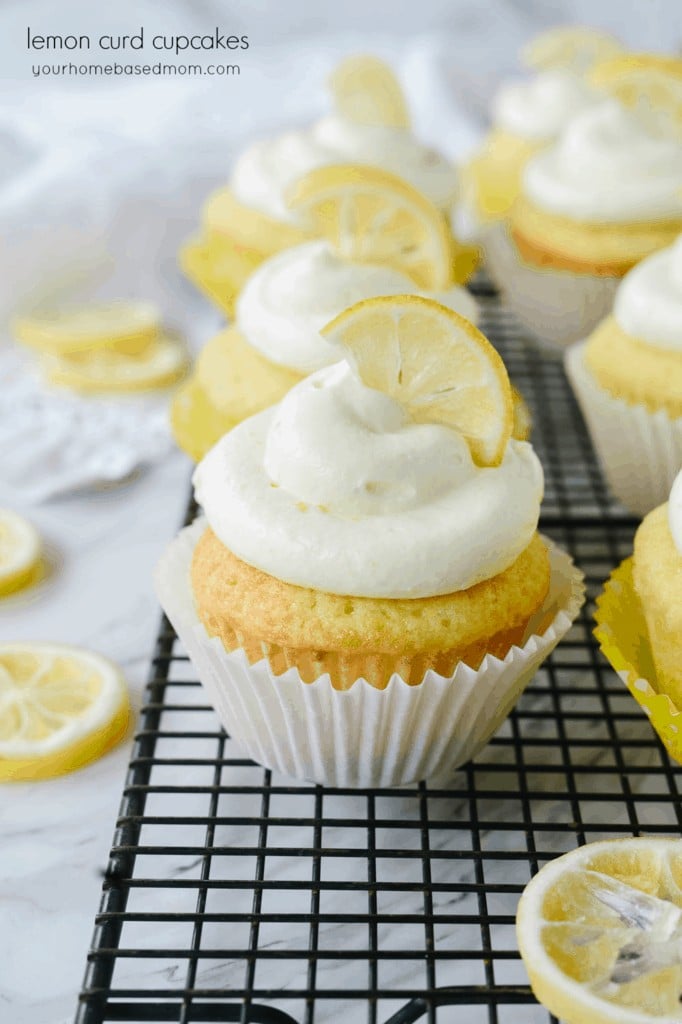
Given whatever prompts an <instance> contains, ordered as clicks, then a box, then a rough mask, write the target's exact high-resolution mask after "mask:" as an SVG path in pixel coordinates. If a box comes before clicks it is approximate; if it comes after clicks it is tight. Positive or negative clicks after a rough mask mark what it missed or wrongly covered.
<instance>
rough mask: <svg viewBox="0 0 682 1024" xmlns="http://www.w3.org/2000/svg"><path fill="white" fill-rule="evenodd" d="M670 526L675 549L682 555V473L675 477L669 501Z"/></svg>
mask: <svg viewBox="0 0 682 1024" xmlns="http://www.w3.org/2000/svg"><path fill="white" fill-rule="evenodd" d="M668 524H669V526H670V532H671V534H672V536H673V542H674V544H675V547H676V548H677V550H678V551H679V553H680V554H681V555H682V471H680V472H679V473H678V474H677V476H676V477H675V482H674V483H673V486H672V490H671V492H670V500H669V501H668Z"/></svg>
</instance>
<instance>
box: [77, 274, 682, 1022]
mask: <svg viewBox="0 0 682 1024" xmlns="http://www.w3.org/2000/svg"><path fill="white" fill-rule="evenodd" d="M475 290H476V294H477V298H478V300H479V302H480V304H481V306H482V310H483V323H482V327H483V330H484V331H485V333H486V334H487V335H488V336H489V337H490V338H491V339H492V340H493V341H494V343H495V344H496V345H497V347H498V348H499V350H500V352H501V353H502V355H503V357H504V359H505V361H506V363H507V366H508V368H509V371H510V376H511V377H512V379H513V380H514V381H515V383H516V384H517V385H518V387H519V388H520V389H521V391H522V392H523V394H524V395H525V397H526V398H527V400H528V402H529V405H530V407H531V410H532V415H533V420H534V444H535V447H536V449H537V450H538V453H539V455H540V458H541V459H542V462H543V465H544V468H545V475H546V497H545V501H544V505H543V512H542V519H541V529H542V531H543V532H544V533H546V534H548V535H549V536H550V537H552V538H553V539H554V540H556V541H557V542H558V543H559V544H560V545H562V546H563V547H564V548H566V549H567V550H568V551H570V553H571V554H572V556H573V557H574V559H575V560H576V561H577V563H578V564H579V565H580V566H581V567H582V569H583V570H584V572H585V574H586V580H587V587H588V594H589V600H588V603H587V604H586V606H585V607H584V609H583V610H582V612H581V614H580V616H579V618H578V620H577V621H576V623H575V624H574V626H573V628H572V630H571V632H570V633H569V635H568V636H567V637H566V639H565V640H564V641H563V643H562V644H561V645H560V646H559V647H558V649H557V650H556V651H555V653H554V654H553V655H552V656H551V657H550V658H549V659H548V661H547V662H546V663H545V664H544V665H543V666H542V668H541V669H540V671H539V672H538V674H537V675H536V677H535V679H534V680H533V682H532V684H531V685H530V686H529V687H528V689H527V690H526V692H525V694H524V695H523V697H522V698H521V700H520V701H519V703H518V705H517V707H516V709H515V711H513V712H512V714H511V715H510V717H509V719H508V720H507V722H506V723H505V725H504V726H503V728H502V729H501V730H500V731H499V732H498V734H497V735H496V736H495V737H494V738H493V740H492V741H491V742H490V743H489V745H488V746H487V747H486V749H485V750H484V751H483V752H482V753H481V754H480V755H479V756H478V757H477V758H476V759H475V760H474V761H473V762H471V763H470V764H468V765H466V766H465V767H464V768H463V769H462V770H461V771H459V772H458V773H457V775H456V776H455V777H454V778H453V780H452V783H451V785H449V786H448V787H447V788H434V787H432V786H430V785H428V783H421V784H419V785H417V786H413V787H407V788H403V789H387V790H363V791H354V790H341V789H323V788H322V787H319V786H315V785H306V784H303V783H296V782H292V781H291V780H289V779H287V778H284V777H279V776H277V775H276V774H275V773H273V772H271V771H268V770H266V769H264V768H262V767H259V766H258V765H255V764H253V763H252V762H251V761H249V760H247V759H245V758H244V757H243V756H242V755H241V754H240V751H239V747H238V745H237V744H236V743H235V742H234V741H233V740H232V739H231V738H230V737H228V736H227V735H226V734H225V733H224V732H223V730H222V729H221V728H220V726H219V724H218V721H217V719H216V717H215V715H214V713H213V711H212V709H211V708H210V707H209V706H208V704H207V702H206V699H205V696H204V694H203V691H202V689H201V687H200V684H199V683H198V681H197V680H196V677H195V675H194V673H193V668H192V665H191V664H190V662H189V661H188V659H187V657H186V655H185V654H184V652H183V651H182V649H181V647H180V644H179V641H178V640H177V638H176V637H175V636H174V634H173V632H172V630H171V628H170V626H169V624H168V623H167V622H166V621H165V620H164V622H163V625H162V627H161V631H160V634H159V637H158V641H157V646H156V651H155V654H154V657H153V660H152V669H151V674H150V678H149V683H148V687H147V691H146V703H145V706H144V708H143V711H142V716H141V720H140V731H139V734H138V736H137V738H136V742H135V746H134V750H133V755H132V760H131V762H130V768H129V772H128V777H127V780H126V784H125V788H124V792H123V800H122V805H121V811H120V817H119V819H118V822H117V827H116V833H115V836H114V842H113V846H112V850H111V859H110V862H109V865H108V868H107V871H106V877H105V882H104V891H103V896H102V903H101V908H100V911H99V913H98V915H97V918H96V924H95V932H94V937H93V942H92V947H91V950H90V952H89V955H88V964H87V970H86V976H85V982H84V987H83V990H82V993H81V996H80V1001H79V1008H78V1011H77V1024H103V1022H105V1021H122V1020H124V1021H128V1022H139V1024H141V1022H144V1021H174V1022H177V1024H190V1022H199V1021H239V1022H241V1024H247V1022H259V1024H323V1022H343V1024H361V1022H362V1024H364V1022H367V1024H408V1022H413V1021H425V1022H428V1024H436V1022H439V1024H444V1022H450V1021H453V1022H456V1021H463V1020H466V1021H467V1024H479V1022H480V1024H484V1022H485V1024H536V1022H537V1024H541V1022H547V1021H551V1020H553V1018H551V1017H550V1016H549V1015H548V1014H547V1012H546V1011H545V1010H543V1009H542V1007H540V1006H538V1005H537V1003H535V1001H534V999H533V997H532V994H531V992H530V989H529V987H528V984H527V978H526V974H525V971H524V969H523V966H522V964H521V962H520V960H519V956H518V952H517V948H516V942H515V936H514V915H515V910H516V904H517V901H518V898H519V894H520V893H521V891H522V889H523V887H524V885H525V884H526V883H527V881H528V880H529V878H530V877H531V876H532V875H533V874H534V873H535V872H536V871H537V870H538V868H539V867H540V866H542V864H544V863H545V862H546V861H548V860H549V859H551V858H553V857H555V856H556V855H557V854H559V853H561V852H564V851H567V850H570V849H572V848H574V847H575V846H576V845H578V844H582V843H585V842H589V841H591V840H596V839H600V838H607V837H612V836H627V835H644V834H651V835H660V834H663V835H668V834H673V835H679V834H680V830H681V825H682V802H681V801H680V793H679V785H680V772H681V771H682V769H681V768H679V767H678V766H676V765H673V764H672V763H671V762H670V761H669V759H668V757H667V755H666V753H665V751H664V749H663V748H662V746H661V745H660V743H659V742H658V740H657V738H656V736H655V734H654V733H653V732H652V730H651V727H650V726H649V723H648V721H647V720H646V719H645V717H644V716H643V715H642V713H641V712H640V710H639V709H638V708H637V706H636V705H635V703H634V702H633V701H632V699H631V698H630V696H629V694H628V693H627V691H626V690H625V688H624V687H623V686H622V684H621V683H620V681H619V679H618V678H617V677H616V675H615V674H614V673H613V672H612V671H611V670H610V669H609V667H608V666H607V664H606V662H605V661H604V660H603V659H602V657H601V655H600V654H599V652H598V650H597V648H596V646H595V643H594V640H593V637H592V627H593V622H592V612H593V603H592V602H593V599H594V597H595V595H596V594H597V593H598V592H599V590H600V589H601V586H602V584H603V581H604V579H605V577H606V576H607V575H608V574H609V572H610V571H611V569H612V568H613V566H614V565H615V564H617V563H618V562H619V561H621V559H622V558H624V557H626V556H627V555H628V554H629V553H630V552H631V547H632V537H633V533H634V529H635V527H636V525H637V522H636V520H634V519H633V518H631V517H629V516H628V515H627V514H626V513H625V512H624V511H623V510H622V509H621V508H620V507H619V506H618V505H617V504H615V503H614V502H613V501H612V500H611V499H610V497H609V495H608V492H607V489H606V487H605V485H604V483H603V479H602V476H601V473H600V470H599V467H598V465H597V463H596V462H595V459H594V455H593V452H592V448H591V445H590V441H589V438H588V436H587V434H586V431H585V428H584V425H583V422H582V419H581V417H580V413H579V411H578V408H577V406H576V404H575V402H574V400H573V397H572V395H571V392H570V389H569V386H568V384H567V382H566V378H565V376H564V373H563V369H562V366H561V363H560V361H559V360H556V359H551V358H548V357H547V356H545V355H543V354H541V353H540V352H538V351H537V350H535V349H534V348H533V347H532V345H531V344H529V343H528V341H527V340H526V339H525V338H524V337H523V335H522V334H521V333H520V331H519V329H518V327H517V325H516V324H515V322H514V321H513V319H512V318H511V317H510V315H509V314H508V312H507V311H506V310H505V309H504V308H503V307H502V306H501V304H500V302H499V300H498V298H497V296H496V295H495V293H494V292H493V291H492V289H490V288H489V287H487V286H486V285H485V284H484V283H482V284H479V286H478V288H476V289H475ZM192 514H193V510H192V509H190V514H189V518H191V515H192Z"/></svg>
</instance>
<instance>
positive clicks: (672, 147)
mask: <svg viewBox="0 0 682 1024" xmlns="http://www.w3.org/2000/svg"><path fill="white" fill-rule="evenodd" d="M681 229H682V135H681V134H680V133H679V132H678V131H677V130H673V128H672V127H671V126H670V125H669V124H667V123H663V122H661V121H660V120H659V119H658V118H657V117H656V116H655V112H654V111H653V110H652V109H651V108H649V107H645V108H641V109H638V110H636V111H633V110H629V109H626V108H625V107H623V106H622V105H621V104H619V103H618V102H617V101H616V100H605V101H604V102H603V103H601V104H599V105H597V106H596V107H594V108H592V109H590V110H587V111H586V112H584V113H583V114H580V115H578V117H576V118H575V119H574V120H573V121H572V122H571V123H570V124H569V126H568V127H567V128H566V130H565V131H564V133H563V134H562V136H561V138H560V140H559V141H558V143H556V145H554V146H552V147H550V148H549V149H547V150H545V151H544V152H542V153H539V154H538V155H537V156H535V157H533V158H532V159H531V160H530V161H529V162H528V164H527V166H526V168H525V170H524V173H523V186H522V195H521V197H520V198H519V200H518V201H517V203H516V204H515V206H514V208H513V210H512V213H511V222H510V230H509V231H507V232H505V233H500V234H499V235H497V236H496V239H495V245H494V250H493V249H491V248H490V246H489V247H488V250H487V255H488V258H489V260H490V261H492V263H494V275H495V278H496V280H498V281H499V282H500V283H501V285H502V288H503V291H504V294H505V297H506V299H507V301H508V303H509V305H510V306H511V308H512V309H513V310H514V312H515V313H516V315H517V317H518V318H519V319H520V321H521V322H522V323H523V324H524V326H526V327H527V328H528V329H530V330H531V331H532V332H533V334H534V335H535V336H536V337H538V338H539V339H541V340H545V341H549V342H550V343H553V344H556V345H564V344H567V343H569V342H572V341H577V340H578V339H580V338H581V337H584V336H585V335H586V334H587V333H588V332H589V331H590V330H591V329H592V328H593V327H594V326H595V325H596V324H597V323H598V322H599V320H600V319H602V317H604V316H605V315H606V314H607V313H608V312H609V310H610V308H611V304H612V302H613V297H614V294H615V291H616V288H617V286H618V283H619V281H620V280H621V278H622V277H623V276H624V275H625V274H626V273H627V271H628V270H630V269H631V268H632V267H633V266H634V265H635V264H636V263H638V262H639V261H640V260H641V259H644V258H645V257H646V256H648V255H650V254H651V253H653V252H656V251H657V250H658V249H661V248H664V247H665V246H666V245H669V244H670V243H671V242H672V241H673V240H674V238H675V237H676V235H677V234H678V232H679V231H680V230H681Z"/></svg>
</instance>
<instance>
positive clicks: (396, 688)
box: [156, 520, 584, 787]
mask: <svg viewBox="0 0 682 1024" xmlns="http://www.w3.org/2000/svg"><path fill="white" fill-rule="evenodd" d="M205 527H206V524H205V521H203V520H198V521H196V522H195V523H193V524H192V525H191V526H189V527H187V528H186V529H184V530H182V531H181V533H180V534H179V535H178V536H177V537H176V538H175V539H174V540H173V541H172V542H171V544H170V545H169V547H168V548H167V550H166V552H165V553H164V555H163V556H162V558H161V561H160V563H159V565H158V567H157V570H156V590H157V594H158V597H159V600H160V602H161V605H162V607H163V609H164V611H165V612H166V615H167V616H168V618H169V619H170V621H171V623H172V624H173V627H174V628H175V631H176V632H177V634H178V636H179V637H180V639H181V641H182V642H183V644H184V645H185V648H186V649H187V653H188V654H189V657H190V658H191V660H192V662H193V664H194V666H195V668H196V670H197V673H198V675H199V679H200V680H201V682H202V683H203V685H204V687H205V689H206V692H207V694H208V697H209V700H210V702H211V704H212V705H213V707H214V708H215V710H216V713H217V714H218V717H219V718H220V720H221V722H222V723H223V725H224V726H225V729H226V730H227V732H228V733H229V734H230V736H232V737H234V739H235V740H236V741H237V742H238V743H239V744H240V746H241V747H242V748H243V749H244V750H245V751H246V752H247V754H248V755H249V756H250V757H251V758H252V759H253V760H254V761H258V762H259V763H260V764H263V765H265V766H266V767H268V768H272V769H275V770H277V771H280V772H283V773H284V774H286V775H292V776H295V777H296V778H299V779H307V780H311V781H314V782H319V783H322V784H324V785H329V786H356V787H370V786H398V785H403V784H406V783H409V782H414V781H417V780H420V779H426V778H430V779H437V780H440V779H446V778H447V777H448V776H449V775H451V774H452V773H453V772H454V771H455V769H456V768H458V767H459V766H460V765H462V764H464V763H465V762H466V761H468V760H469V759H470V758H471V757H473V756H474V754H476V753H477V752H478V751H479V750H480V749H481V748H482V747H483V746H484V745H485V744H486V742H487V741H488V739H489V738H490V737H491V736H492V735H493V733H494V732H495V731H496V730H497V729H498V728H499V726H500V725H501V723H502V722H503V721H504V719H505V718H506V716H507V715H508V714H509V712H510V711H511V709H512V707H513V706H514V704H515V703H516V701H517V699H518V698H519V696H520V694H521V693H522V691H523V689H524V688H525V687H526V685H527V684H528V683H529V681H530V680H531V678H532V677H533V675H534V673H535V672H536V670H537V668H538V666H539V665H540V663H541V662H542V661H543V660H544V659H545V658H546V657H547V655H548V654H549V653H550V652H551V651H552V650H553V649H554V647H555V646H556V644H557V643H558V642H559V640H560V639H561V638H562V637H563V636H564V634H565V633H566V632H567V630H568V629H569V628H570V626H571V623H572V622H573V620H574V619H575V617H576V615H577V614H578V611H579V609H580V607H581V605H582V603H583V600H584V587H583V582H582V580H583V577H582V573H580V572H579V570H577V569H576V568H575V566H574V565H573V562H572V561H571V559H570V558H569V556H568V555H567V554H565V553H564V552H562V551H561V550H559V549H558V548H557V547H555V546H554V545H553V544H552V543H551V542H550V541H546V543H547V546H548V549H549V554H550V563H551V582H550V591H549V594H548V596H547V599H546V600H545V602H544V604H543V607H542V608H541V609H540V611H539V612H538V614H537V615H536V616H534V618H533V620H532V621H531V623H530V625H529V629H528V636H527V639H526V641H525V643H524V645H523V647H512V648H511V650H510V651H509V653H508V654H507V656H506V657H505V658H504V659H503V660H500V659H499V658H496V657H494V656H492V655H490V654H488V655H486V657H485V658H484V659H483V662H482V664H481V666H480V668H479V669H478V670H477V671H474V670H473V669H471V668H469V666H468V665H465V664H464V663H460V664H459V665H458V666H457V668H456V670H455V672H454V673H453V675H452V676H450V677H449V678H445V677H443V676H441V675H439V674H438V673H437V672H435V671H433V670H429V671H428V672H427V673H426V675H425V677H424V680H423V681H422V682H421V683H420V684H419V685H417V686H408V685H407V684H406V683H404V682H403V680H402V679H401V678H400V677H399V676H397V675H394V676H393V677H392V678H391V679H390V681H389V683H388V686H387V687H386V689H384V690H378V689H376V688H374V687H372V686H370V685H369V684H368V683H367V682H365V680H364V679H358V680H357V682H355V683H354V684H353V685H352V687H351V688H350V689H349V690H345V691H340V690H335V689H334V688H333V687H332V685H331V683H330V680H329V676H328V675H323V676H320V678H319V679H317V680H316V681H315V682H313V683H304V682H302V680H301V677H300V675H299V673H298V672H297V670H296V669H295V668H290V669H288V670H287V671H286V672H285V673H284V674H283V675H278V676H276V675H274V673H273V672H272V670H271V668H270V665H269V663H268V661H267V660H266V659H263V660H262V661H259V662H257V663H256V664H253V665H250V664H249V662H248V660H247V658H246V656H245V654H244V651H243V650H241V649H239V650H236V651H232V652H227V651H226V650H225V648H224V646H223V644H222V643H221V641H220V640H219V639H218V638H215V637H213V638H211V637H209V636H208V634H207V633H206V630H205V629H204V627H203V625H202V623H201V622H200V620H199V618H198V616H197V613H196V609H195V606H194V599H193V596H192V591H191V586H190V578H189V570H190V564H191V560H192V553H193V550H194V546H195V544H196V542H197V540H198V539H199V537H200V536H201V534H202V532H203V530H204V529H205ZM536 629H537V630H538V632H537V633H536V632H534V630H536Z"/></svg>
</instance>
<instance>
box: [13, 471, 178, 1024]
mask: <svg viewBox="0 0 682 1024" xmlns="http://www.w3.org/2000/svg"><path fill="white" fill-rule="evenodd" d="M189 472H190V468H189V460H188V459H186V458H185V456H183V455H181V454H180V453H179V452H174V453H173V454H172V455H171V456H170V457H169V458H167V459H166V460H165V461H164V462H163V463H162V464H161V465H158V466H156V467H154V468H153V469H151V470H150V471H148V472H147V473H146V474H145V475H144V476H142V477H141V478H139V479H138V480H136V481H134V482H132V483H130V484H128V485H127V486H124V487H121V488H118V489H114V490H110V491H106V492H102V493H99V494H92V493H91V494H88V495H78V496H71V497H68V498H63V499H61V500H58V501H52V502H50V503H49V504H48V505H40V506H34V507H30V508H26V509H23V510H20V511H24V512H25V514H27V515H29V516H30V518H31V519H32V521H33V522H34V523H35V525H36V526H37V527H38V529H39V530H40V531H41V532H42V534H43V536H44V538H45V540H46V542H47V544H48V545H49V547H50V549H51V552H52V554H53V557H54V560H55V561H56V565H55V569H54V572H53V573H52V575H51V577H50V578H49V579H47V580H46V581H45V582H44V584H42V585H41V586H40V587H39V588H37V589H36V590H34V591H33V592H31V591H25V592H24V593H23V594H17V595H15V596H14V597H12V598H7V599H5V601H4V602H3V604H2V607H1V608H0V640H10V639H11V640H36V639H40V640H46V641H58V642H60V643H73V644H79V645H82V646H84V647H88V648H92V649H93V650H96V651H99V652H100V653H102V654H104V655H106V656H108V657H110V658H111V659H113V660H114V661H115V662H117V663H118V664H119V665H120V666H121V667H122V669H123V671H124V673H125V676H126V679H127V681H128V684H129V686H130V692H131V697H132V702H133V705H134V707H135V709H138V708H139V705H140V695H141V692H142V689H143V685H144V682H145V678H146V675H147V672H148V668H149V657H150V653H151V650H152V646H153V643H154V637H155V634H156V631H157V628H158V623H159V616H160V612H159V607H158V604H157V601H156V597H155V595H154V593H153V590H152V582H151V575H152V568H153V566H154V563H155V562H156V559H157V558H158V556H159V554H160V553H161V550H162V548H163V547H164V545H165V543H166V542H167V541H168V540H169V539H170V537H171V536H172V535H173V533H175V531H176V530H177V528H178V526H179V524H180V522H181V520H182V517H183V514H184V506H185V503H186V500H187V493H188V482H189ZM2 503H3V499H2V493H1V491H0V505H1V504H2ZM130 745H131V740H130V739H129V740H128V741H127V742H125V743H123V744H121V745H120V746H119V747H118V748H117V749H115V750H114V751H112V752H111V753H110V754H109V755H108V756H106V757H104V758H103V759H102V760H101V761H98V762H95V763H94V764H92V765H90V766H88V767H86V768H84V769H82V770H81V771H79V772H75V773H73V774H71V775H67V776H63V777H62V778H59V779H54V780H50V781H45V782H40V783H32V784H28V783H18V784H15V785H5V786H3V787H2V790H1V792H0V832H1V834H2V845H1V847H0V1020H3V1021H7V1022H9V1021H11V1022H12V1024H65V1022H67V1021H71V1020H72V1019H73V1013H74V1009H75V1004H76V995H77V993H78V991H79V990H80V986H81V982H82V978H83V972H84V969H85V954H86V951H87V948H88V946H89V943H90V939H91V936H92V929H93V919H94V914H95V912H96V910H97V907H98V904H99V899H100V889H101V885H102V871H103V870H104V868H105V867H106V863H107V856H108V852H109V848H110V846H111V839H112V835H113V829H114V821H115V818H116V814H117V811H118V806H119V801H120V796H121V789H122V785H123V778H124V774H125V767H126V764H127V761H128V757H129V754H130Z"/></svg>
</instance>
